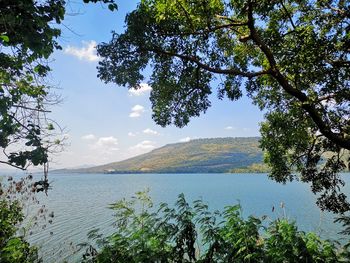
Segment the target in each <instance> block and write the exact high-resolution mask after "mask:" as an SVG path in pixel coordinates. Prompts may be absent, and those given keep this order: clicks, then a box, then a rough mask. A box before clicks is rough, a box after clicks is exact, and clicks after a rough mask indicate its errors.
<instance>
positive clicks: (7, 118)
mask: <svg viewBox="0 0 350 263" xmlns="http://www.w3.org/2000/svg"><path fill="white" fill-rule="evenodd" d="M84 2H85V3H88V2H93V3H97V2H103V3H106V4H108V7H109V9H110V10H114V9H116V8H117V6H116V4H115V3H114V0H84ZM65 4H66V2H65V1H63V0H59V1H54V0H45V1H33V0H31V1H24V0H20V1H11V0H5V1H2V2H1V5H0V112H1V115H0V147H1V148H2V149H3V153H4V155H3V158H1V159H0V163H4V164H8V165H11V166H14V167H16V168H20V169H26V168H27V167H28V166H30V165H34V166H37V165H44V167H45V168H46V169H45V171H46V172H47V164H48V153H49V149H50V147H56V146H58V145H59V144H60V142H61V141H60V140H58V139H56V138H55V137H52V135H53V134H54V132H53V130H54V128H55V126H56V125H54V123H55V122H53V121H51V120H49V119H48V118H47V115H46V113H48V112H49V110H48V107H49V106H50V105H52V104H55V103H56V102H57V97H56V96H55V95H54V94H53V92H52V91H51V90H52V89H51V87H50V84H49V83H47V81H46V79H45V78H46V77H47V74H48V73H49V72H50V67H49V65H48V63H47V59H48V58H49V56H50V55H51V54H52V53H53V52H54V51H55V50H56V49H61V47H60V45H59V44H58V42H57V38H58V37H59V36H60V34H61V30H60V29H59V28H58V25H59V24H60V23H61V22H62V20H63V19H64V16H65Z"/></svg>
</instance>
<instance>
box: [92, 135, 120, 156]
mask: <svg viewBox="0 0 350 263" xmlns="http://www.w3.org/2000/svg"><path fill="white" fill-rule="evenodd" d="M117 146H118V139H117V138H114V137H113V136H108V137H100V138H98V139H97V138H96V141H95V142H94V143H92V144H90V145H89V147H90V149H92V150H94V151H97V152H96V154H98V153H106V154H110V153H112V152H113V151H118V150H119V148H118V147H117Z"/></svg>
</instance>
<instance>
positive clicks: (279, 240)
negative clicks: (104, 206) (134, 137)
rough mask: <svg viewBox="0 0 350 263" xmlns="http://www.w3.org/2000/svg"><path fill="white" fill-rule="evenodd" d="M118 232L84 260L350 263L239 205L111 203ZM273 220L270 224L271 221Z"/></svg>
mask: <svg viewBox="0 0 350 263" xmlns="http://www.w3.org/2000/svg"><path fill="white" fill-rule="evenodd" d="M110 207H111V209H113V211H114V212H115V215H114V216H115V226H116V232H115V233H113V234H112V235H110V236H109V237H107V238H103V237H102V236H101V235H100V234H99V233H98V230H97V229H95V230H93V231H91V232H90V233H89V237H90V239H91V241H93V242H94V244H97V246H98V249H96V248H95V247H94V246H93V245H90V244H89V243H85V244H82V245H83V247H85V248H86V252H85V254H84V256H83V262H120V263H125V262H135V263H139V262H183V263H185V262H198V263H199V262H201V263H204V262H206V263H210V262H212V263H214V262H215V263H216V262H223V263H228V262H268V263H273V262H276V263H277V262H278V263H280V262H305V263H306V262H308V263H310V262H320V263H321V262H348V261H347V260H348V255H349V251H348V250H347V248H346V247H342V248H340V247H337V246H335V244H334V243H332V242H330V241H325V240H322V239H320V238H319V236H317V235H316V234H315V233H304V232H302V231H299V230H298V229H297V227H296V225H295V223H293V222H289V221H288V220H287V219H286V218H281V219H276V220H273V221H270V220H267V218H262V219H260V218H256V217H254V216H249V217H248V218H243V216H242V211H241V207H240V206H239V205H235V206H229V207H226V208H225V210H224V211H223V212H222V213H220V212H219V211H214V212H212V211H210V209H209V208H208V206H207V205H206V204H205V203H204V202H203V201H201V200H198V201H194V203H193V206H191V205H190V204H188V203H187V202H186V200H185V197H184V196H183V195H182V194H181V195H179V197H178V200H177V202H176V205H175V208H172V207H169V206H168V205H167V204H161V205H160V206H159V207H158V208H157V209H153V208H152V207H153V204H152V202H151V200H150V199H149V197H148V196H147V195H146V194H145V192H140V193H137V194H136V197H133V198H132V199H131V200H130V201H128V200H125V199H123V200H120V201H119V202H116V203H115V204H112V205H111V206H110ZM268 221H269V222H268Z"/></svg>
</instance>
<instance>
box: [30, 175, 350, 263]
mask: <svg viewBox="0 0 350 263" xmlns="http://www.w3.org/2000/svg"><path fill="white" fill-rule="evenodd" d="M349 175H350V174H344V177H345V180H346V181H347V187H346V188H345V189H344V192H346V193H348V196H350V180H349V179H348V177H350V176H349ZM50 180H51V181H52V185H53V189H52V190H51V191H50V192H49V195H48V196H47V197H46V196H45V195H43V194H42V195H41V196H40V199H41V202H42V203H44V204H46V206H47V207H48V209H49V210H50V211H54V213H55V218H54V221H53V224H52V225H49V226H48V227H47V228H46V229H45V230H44V231H37V232H36V233H34V234H33V235H32V236H31V241H33V242H34V243H35V244H37V245H39V246H40V247H41V248H42V253H43V255H44V260H45V262H63V261H64V260H68V262H74V261H76V257H77V256H72V253H73V250H74V245H75V244H78V243H80V242H83V241H86V240H87V238H86V234H87V232H88V231H90V230H91V229H93V228H95V227H99V228H101V229H104V230H103V231H104V233H110V232H111V231H113V228H112V223H113V217H112V211H110V210H109V209H107V205H108V204H110V203H112V202H115V201H116V200H118V199H121V198H123V197H130V196H132V195H133V194H134V193H135V192H136V191H140V190H144V189H146V188H149V189H150V195H151V197H152V199H153V201H154V203H155V204H158V203H159V202H168V203H171V204H173V203H174V202H175V200H176V198H177V196H178V194H179V193H184V194H185V196H186V198H187V200H188V201H193V200H196V199H199V198H203V200H204V201H206V202H207V203H208V204H209V206H210V207H211V208H212V209H223V208H224V207H225V206H226V205H232V204H236V203H238V202H240V203H241V205H242V207H243V213H244V215H245V216H247V215H250V214H253V215H255V216H263V215H267V216H268V217H269V218H271V219H275V218H277V217H281V216H283V214H284V212H283V210H282V209H281V208H279V207H280V204H281V202H283V203H284V205H285V212H286V215H287V217H289V218H291V219H295V220H297V223H298V226H299V227H300V228H301V229H302V230H305V231H317V232H318V233H320V234H321V235H322V236H323V237H326V238H339V235H338V236H337V232H339V230H340V227H339V226H338V225H335V224H333V216H332V214H329V213H323V212H321V211H320V210H319V209H318V208H317V207H316V206H315V196H314V195H313V194H312V193H310V190H309V186H308V185H306V184H302V183H298V182H293V183H288V184H286V185H282V184H277V183H275V182H273V181H272V180H269V179H268V178H267V176H266V175H262V174H259V175H258V174H127V175H118V174H115V175H112V174H72V175H63V174H62V175H54V174H51V175H50ZM273 206H274V207H275V211H274V212H272V207H273ZM50 232H52V233H51V234H50Z"/></svg>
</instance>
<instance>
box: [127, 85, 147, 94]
mask: <svg viewBox="0 0 350 263" xmlns="http://www.w3.org/2000/svg"><path fill="white" fill-rule="evenodd" d="M150 90H152V87H151V86H150V85H148V84H147V83H141V84H140V86H139V87H137V88H131V89H129V94H130V95H131V96H141V95H143V94H144V93H147V92H148V91H150Z"/></svg>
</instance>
